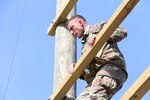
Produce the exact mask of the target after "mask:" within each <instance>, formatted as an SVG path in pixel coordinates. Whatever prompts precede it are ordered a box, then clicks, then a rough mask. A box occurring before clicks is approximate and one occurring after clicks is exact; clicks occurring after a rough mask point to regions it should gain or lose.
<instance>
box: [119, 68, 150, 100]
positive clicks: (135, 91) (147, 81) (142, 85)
mask: <svg viewBox="0 0 150 100" xmlns="http://www.w3.org/2000/svg"><path fill="white" fill-rule="evenodd" d="M149 90H150V66H149V67H148V68H147V69H146V70H145V71H144V72H143V74H142V75H141V76H140V77H139V78H138V79H137V81H136V82H135V83H134V84H133V85H132V86H131V87H130V88H129V89H128V91H127V92H126V93H125V94H124V95H123V96H122V97H121V99H120V100H141V98H142V97H143V96H144V95H145V94H146V93H147V92H148V91H149Z"/></svg>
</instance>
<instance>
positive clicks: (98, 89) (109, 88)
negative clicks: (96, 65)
mask: <svg viewBox="0 0 150 100" xmlns="http://www.w3.org/2000/svg"><path fill="white" fill-rule="evenodd" d="M125 80H126V75H125V72H123V71H122V70H121V69H120V68H118V67H117V66H115V65H112V64H107V65H105V66H104V67H103V68H102V69H101V70H100V71H98V73H97V74H96V77H95V78H94V80H93V82H92V85H91V89H90V100H110V99H111V97H112V96H113V95H114V94H115V93H116V92H117V91H119V90H120V88H121V87H122V85H123V83H124V82H125Z"/></svg>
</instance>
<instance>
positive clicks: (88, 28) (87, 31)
mask: <svg viewBox="0 0 150 100" xmlns="http://www.w3.org/2000/svg"><path fill="white" fill-rule="evenodd" d="M89 30H90V25H88V26H87V27H86V29H85V31H84V33H83V37H82V40H81V42H82V44H84V43H85V42H86V38H87V37H88V35H89Z"/></svg>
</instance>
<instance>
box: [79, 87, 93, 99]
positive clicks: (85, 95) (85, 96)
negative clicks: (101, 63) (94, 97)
mask: <svg viewBox="0 0 150 100" xmlns="http://www.w3.org/2000/svg"><path fill="white" fill-rule="evenodd" d="M90 89H91V86H90V85H89V86H87V87H86V88H85V89H84V90H83V91H82V93H81V94H80V95H79V97H78V98H77V100H90V95H89V93H90Z"/></svg>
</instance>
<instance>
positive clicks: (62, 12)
mask: <svg viewBox="0 0 150 100" xmlns="http://www.w3.org/2000/svg"><path fill="white" fill-rule="evenodd" d="M76 2H77V0H65V1H64V3H63V2H62V3H61V4H63V5H60V7H59V10H58V12H57V15H56V17H55V18H54V19H53V21H52V23H51V24H50V26H49V27H48V30H47V33H48V35H51V36H54V35H55V30H56V27H57V25H58V24H59V23H61V22H63V21H64V20H65V19H66V17H67V16H68V14H69V13H70V11H71V10H72V8H73V7H74V5H75V4H76Z"/></svg>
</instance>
